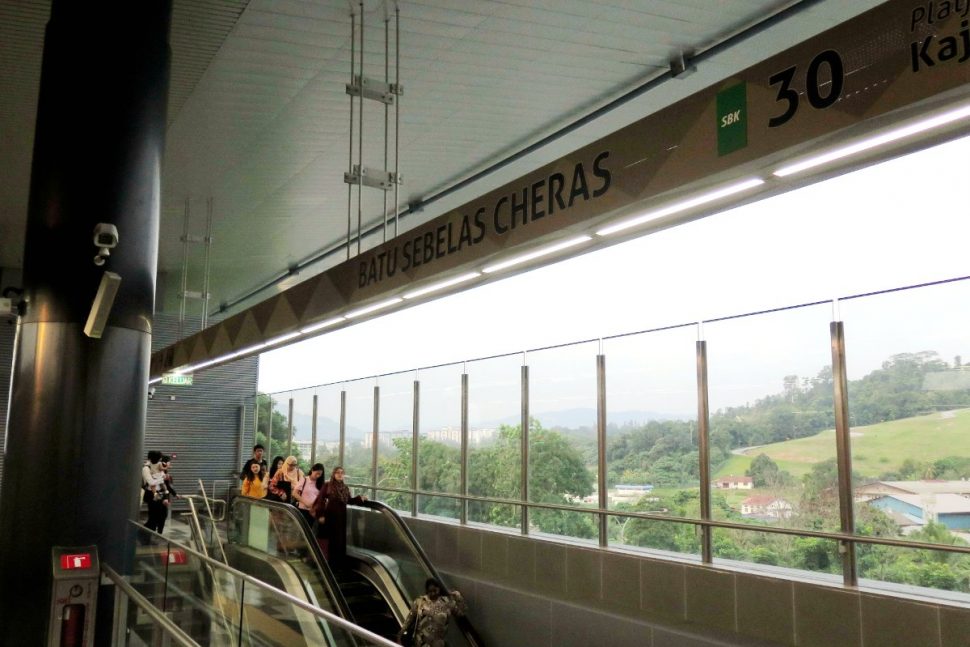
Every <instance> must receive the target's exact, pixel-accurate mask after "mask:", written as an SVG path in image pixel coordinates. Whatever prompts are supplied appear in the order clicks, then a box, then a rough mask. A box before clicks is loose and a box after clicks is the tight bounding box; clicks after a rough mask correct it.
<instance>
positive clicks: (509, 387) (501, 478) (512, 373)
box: [467, 354, 522, 528]
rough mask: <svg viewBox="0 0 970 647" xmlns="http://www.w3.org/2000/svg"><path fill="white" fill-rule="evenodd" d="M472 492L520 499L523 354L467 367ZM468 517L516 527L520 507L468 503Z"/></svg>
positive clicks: (519, 520)
mask: <svg viewBox="0 0 970 647" xmlns="http://www.w3.org/2000/svg"><path fill="white" fill-rule="evenodd" d="M467 371H468V428H469V431H468V493H469V494H470V495H472V496H480V497H492V498H497V499H512V500H521V496H522V483H521V480H520V479H521V476H520V475H521V473H522V441H521V435H520V433H519V427H520V426H521V425H520V423H521V420H522V355H521V354H516V355H509V356H505V357H496V358H492V359H485V360H480V361H476V362H469V363H468V368H467ZM468 519H469V520H470V521H477V522H481V523H490V524H495V525H498V526H505V527H510V528H518V527H520V526H521V525H522V518H521V508H519V506H513V505H507V504H500V503H485V502H474V501H473V502H470V503H469V505H468Z"/></svg>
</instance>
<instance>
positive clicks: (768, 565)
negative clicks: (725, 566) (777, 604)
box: [711, 528, 842, 584]
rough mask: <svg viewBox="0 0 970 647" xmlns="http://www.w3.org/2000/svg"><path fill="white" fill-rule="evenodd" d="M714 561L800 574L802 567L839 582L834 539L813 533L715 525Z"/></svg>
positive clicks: (772, 571) (840, 577)
mask: <svg viewBox="0 0 970 647" xmlns="http://www.w3.org/2000/svg"><path fill="white" fill-rule="evenodd" d="M711 548H712V550H713V552H714V563H715V564H717V563H718V562H721V561H722V560H723V561H724V562H729V563H731V565H735V566H736V565H737V562H743V563H744V567H745V568H746V569H756V570H765V571H767V572H768V573H770V574H774V575H783V576H786V575H787V576H792V575H794V576H797V577H801V578H803V577H804V576H805V572H806V571H812V572H814V573H817V574H818V576H819V577H821V578H822V579H824V580H826V581H829V582H832V583H836V582H838V583H839V584H841V583H842V560H841V558H840V557H839V547H838V542H836V541H833V540H830V539H820V538H816V537H799V536H797V535H782V534H778V533H769V532H757V531H748V530H734V529H729V528H715V529H714V531H713V534H712V537H711Z"/></svg>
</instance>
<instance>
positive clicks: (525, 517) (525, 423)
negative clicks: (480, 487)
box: [519, 353, 529, 535]
mask: <svg viewBox="0 0 970 647" xmlns="http://www.w3.org/2000/svg"><path fill="white" fill-rule="evenodd" d="M522 361H523V364H522V391H521V398H522V402H521V407H522V420H521V422H520V424H521V425H522V434H521V444H520V447H521V454H522V456H521V459H522V462H521V464H520V469H521V470H522V474H521V475H520V477H519V478H520V483H521V486H520V489H521V491H522V504H523V505H522V534H523V535H528V534H529V506H528V503H529V366H528V365H527V364H525V353H523V354H522Z"/></svg>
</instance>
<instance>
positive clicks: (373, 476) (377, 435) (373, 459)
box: [370, 384, 381, 498]
mask: <svg viewBox="0 0 970 647" xmlns="http://www.w3.org/2000/svg"><path fill="white" fill-rule="evenodd" d="M380 425H381V387H380V386H378V385H377V384H375V385H374V422H373V430H372V431H371V443H372V444H371V448H370V484H371V486H372V487H373V488H374V489H373V490H372V491H373V492H374V497H375V498H376V497H377V449H378V446H379V445H380V442H381V431H380V429H381V427H380Z"/></svg>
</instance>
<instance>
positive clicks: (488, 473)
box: [468, 419, 596, 538]
mask: <svg viewBox="0 0 970 647" xmlns="http://www.w3.org/2000/svg"><path fill="white" fill-rule="evenodd" d="M521 438H522V431H521V427H520V426H519V425H515V426H512V425H502V426H501V427H500V428H499V433H498V440H497V441H496V443H495V444H494V445H491V446H489V447H485V448H482V449H478V450H475V451H474V452H471V455H470V456H469V464H470V465H469V471H470V474H471V477H470V479H469V483H468V491H469V493H470V494H472V495H476V496H483V497H494V498H501V499H518V498H520V496H521V487H520V482H519V474H520V473H521V453H520V451H521V450H520V447H521ZM592 493H593V477H592V475H591V474H590V473H589V471H588V470H587V469H586V466H585V464H584V462H583V459H582V455H581V453H580V451H579V450H578V449H577V448H576V447H574V446H573V445H572V444H571V443H570V442H569V441H568V440H567V438H566V437H565V436H564V435H563V434H561V433H559V432H558V431H552V430H549V429H545V428H543V427H542V425H541V424H540V423H539V421H538V420H536V419H531V420H530V421H529V500H530V501H533V502H536V503H556V504H574V502H575V500H576V499H581V498H583V497H586V496H589V495H590V494H592ZM518 515H519V511H518V509H517V508H516V507H514V506H509V505H487V506H474V507H473V508H472V509H471V511H470V516H471V517H472V518H473V519H475V520H477V521H486V522H488V523H495V524H498V525H503V526H516V525H517V524H518ZM530 515H531V517H530V518H531V521H532V523H533V524H534V525H535V526H536V527H537V528H538V529H539V530H541V531H543V532H550V533H555V534H563V535H569V536H572V537H584V538H588V537H593V536H595V534H596V527H595V524H594V523H593V520H592V517H591V515H586V514H582V513H579V512H571V511H561V510H543V509H538V508H536V509H533V511H532V512H531V513H530Z"/></svg>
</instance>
